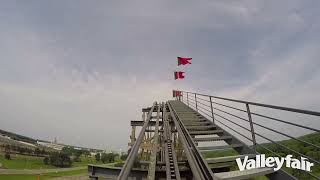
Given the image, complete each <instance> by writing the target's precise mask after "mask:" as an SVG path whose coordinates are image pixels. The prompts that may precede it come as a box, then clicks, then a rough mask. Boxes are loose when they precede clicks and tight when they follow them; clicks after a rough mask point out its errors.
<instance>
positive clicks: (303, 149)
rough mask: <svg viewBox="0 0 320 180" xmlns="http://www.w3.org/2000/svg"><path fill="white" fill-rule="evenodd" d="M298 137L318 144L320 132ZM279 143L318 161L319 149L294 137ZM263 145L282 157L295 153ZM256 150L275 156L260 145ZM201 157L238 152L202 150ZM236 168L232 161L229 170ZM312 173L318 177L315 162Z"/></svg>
mask: <svg viewBox="0 0 320 180" xmlns="http://www.w3.org/2000/svg"><path fill="white" fill-rule="evenodd" d="M298 139H301V140H304V141H307V142H310V143H312V144H315V145H318V146H320V133H312V134H308V135H305V136H301V137H299V138H298ZM278 143H279V144H282V145H284V146H285V147H287V148H290V149H293V150H295V151H298V152H300V153H302V154H305V155H307V156H309V157H312V158H314V159H315V160H318V161H320V151H318V150H317V149H316V148H315V147H312V146H309V145H306V144H304V143H301V142H299V141H297V140H294V139H290V140H283V141H279V142H278ZM261 145H262V146H263V147H266V148H268V149H270V150H272V151H274V152H276V153H277V154H279V155H280V156H282V157H285V156H286V155H287V154H292V155H295V154H294V153H293V152H290V151H288V150H286V149H284V148H281V147H280V146H278V145H275V144H272V143H264V144H261ZM257 151H258V152H260V153H261V154H266V156H275V154H272V153H270V152H268V151H267V150H265V149H263V148H262V147H259V146H258V147H257ZM202 154H203V157H204V158H215V157H224V156H233V155H237V154H238V153H237V152H236V151H234V150H223V151H208V152H203V153H202ZM296 158H298V159H299V158H300V156H296ZM236 169H237V165H236V164H235V163H233V164H232V165H231V170H236ZM282 169H283V170H285V171H287V172H288V173H290V174H293V175H294V176H297V177H298V178H299V179H306V180H307V179H310V176H308V175H306V173H305V172H304V171H300V170H294V169H291V168H285V167H283V168H282ZM312 173H313V174H314V175H315V176H319V177H320V166H319V165H317V164H316V163H315V166H314V167H312ZM254 179H255V180H263V179H265V177H263V176H262V177H257V178H254Z"/></svg>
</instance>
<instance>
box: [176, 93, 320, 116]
mask: <svg viewBox="0 0 320 180" xmlns="http://www.w3.org/2000/svg"><path fill="white" fill-rule="evenodd" d="M181 92H187V91H181ZM188 93H190V94H197V95H200V96H206V97H213V98H216V99H222V100H226V101H232V102H238V103H243V104H250V105H255V106H261V107H268V108H271V109H279V110H283V111H290V112H296V113H302V114H309V115H314V116H320V112H316V111H309V110H302V109H296V108H289V107H283V106H275V105H269V104H262V103H256V102H250V101H243V100H237V99H230V98H224V97H219V96H210V95H206V94H200V93H193V92H188Z"/></svg>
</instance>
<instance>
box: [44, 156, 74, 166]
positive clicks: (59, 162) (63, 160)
mask: <svg viewBox="0 0 320 180" xmlns="http://www.w3.org/2000/svg"><path fill="white" fill-rule="evenodd" d="M49 159H50V161H49V162H50V164H51V165H53V166H56V167H70V166H71V165H72V161H71V159H70V157H69V156H68V154H66V153H63V152H60V153H58V152H54V153H51V154H50V156H49Z"/></svg>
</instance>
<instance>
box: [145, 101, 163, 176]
mask: <svg viewBox="0 0 320 180" xmlns="http://www.w3.org/2000/svg"><path fill="white" fill-rule="evenodd" d="M160 106H161V104H160V103H158V111H157V121H156V127H155V130H154V135H153V148H152V152H151V156H150V164H149V170H148V180H154V177H155V174H156V164H157V153H158V146H159V119H160Z"/></svg>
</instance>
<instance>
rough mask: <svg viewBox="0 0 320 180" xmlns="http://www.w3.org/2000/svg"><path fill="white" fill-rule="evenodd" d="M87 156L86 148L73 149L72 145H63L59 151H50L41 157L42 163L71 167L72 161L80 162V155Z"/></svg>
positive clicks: (88, 153)
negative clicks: (47, 154)
mask: <svg viewBox="0 0 320 180" xmlns="http://www.w3.org/2000/svg"><path fill="white" fill-rule="evenodd" d="M82 155H83V156H85V157H87V156H89V155H90V152H89V151H88V150H81V149H75V148H74V147H68V146H66V147H63V148H62V150H61V151H60V152H52V153H50V154H49V156H48V157H45V158H44V159H43V162H44V164H47V165H48V164H50V165H52V166H56V167H61V168H64V167H71V166H72V163H73V162H80V161H81V156H82Z"/></svg>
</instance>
